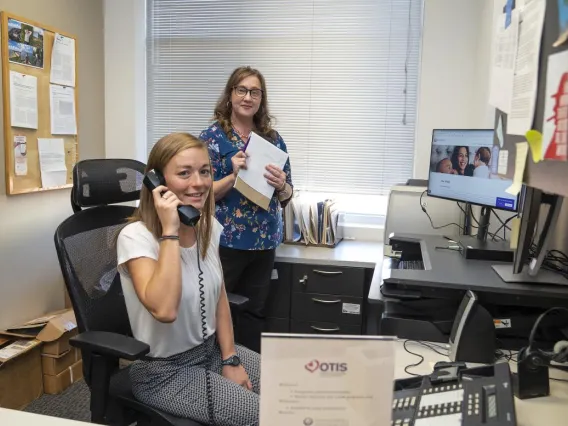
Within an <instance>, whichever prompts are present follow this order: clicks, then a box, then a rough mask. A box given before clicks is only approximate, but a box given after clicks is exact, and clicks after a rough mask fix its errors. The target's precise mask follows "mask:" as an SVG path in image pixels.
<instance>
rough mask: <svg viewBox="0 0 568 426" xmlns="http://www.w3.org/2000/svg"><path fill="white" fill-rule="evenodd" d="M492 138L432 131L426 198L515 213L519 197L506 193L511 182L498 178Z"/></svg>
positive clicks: (481, 132)
mask: <svg viewBox="0 0 568 426" xmlns="http://www.w3.org/2000/svg"><path fill="white" fill-rule="evenodd" d="M493 135H494V131H493V130H434V132H433V135H432V152H431V155H430V176H429V180H428V195H430V196H433V197H439V198H446V199H449V200H455V201H462V202H467V203H471V204H478V205H481V206H489V207H494V208H497V209H502V210H509V211H517V204H518V196H515V195H511V194H509V193H507V192H506V189H507V188H509V186H511V184H512V183H513V182H512V181H511V180H510V179H505V178H502V177H500V176H499V175H498V174H497V172H498V166H499V165H498V161H499V146H497V145H495V146H494V145H493ZM505 161H506V160H505Z"/></svg>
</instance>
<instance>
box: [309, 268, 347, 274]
mask: <svg viewBox="0 0 568 426" xmlns="http://www.w3.org/2000/svg"><path fill="white" fill-rule="evenodd" d="M314 273H315V274H320V275H341V274H343V271H320V270H319V269H314Z"/></svg>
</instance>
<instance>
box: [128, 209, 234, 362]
mask: <svg viewBox="0 0 568 426" xmlns="http://www.w3.org/2000/svg"><path fill="white" fill-rule="evenodd" d="M211 222H212V223H211V225H212V230H211V243H210V244H209V248H208V250H207V256H206V258H205V260H204V259H199V260H200V265H201V270H202V271H203V290H204V295H205V312H206V323H207V336H211V335H212V334H213V333H215V330H216V312H217V302H218V300H219V295H220V294H221V285H222V284H223V270H222V267H221V261H220V259H219V239H220V236H221V232H222V230H223V226H222V225H221V224H220V223H219V221H218V220H217V219H215V218H214V217H213V218H212V221H211ZM200 248H201V247H200ZM159 251H160V244H159V241H158V240H157V239H156V238H154V236H153V235H152V233H151V232H150V231H149V230H148V229H147V228H146V225H144V223H143V222H134V223H131V224H129V225H126V226H125V227H124V228H123V229H122V231H121V232H120V234H119V236H118V241H117V256H118V272H119V274H120V280H121V283H122V290H123V292H124V300H125V302H126V309H127V311H128V317H129V319H130V326H131V327H132V333H133V335H134V337H135V338H136V339H138V340H140V341H142V342H144V343H147V344H148V345H150V353H149V354H148V355H149V356H152V357H158V358H162V357H169V356H172V355H175V354H178V353H181V352H185V351H187V350H189V349H191V348H193V347H195V346H198V345H200V344H201V343H203V335H202V328H201V310H200V305H199V301H200V299H199V280H198V275H199V269H198V267H197V254H198V253H197V244H194V245H193V246H192V247H189V248H183V247H182V248H180V252H181V285H182V293H181V301H180V304H179V309H178V314H177V318H176V320H175V321H174V322H172V323H162V322H160V321H158V320H156V319H155V318H154V317H153V316H152V314H151V313H150V312H149V311H148V310H147V309H146V308H145V307H144V305H143V304H142V302H141V301H140V299H138V296H137V294H136V291H135V290H134V285H133V283H132V278H131V277H130V274H129V273H128V269H127V268H126V265H125V263H126V262H127V261H129V260H130V259H136V258H140V257H148V258H150V259H154V260H156V261H157V260H158V253H159Z"/></svg>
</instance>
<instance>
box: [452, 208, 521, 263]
mask: <svg viewBox="0 0 568 426" xmlns="http://www.w3.org/2000/svg"><path fill="white" fill-rule="evenodd" d="M490 217H491V207H482V209H481V217H480V218H479V224H478V227H477V236H475V237H469V236H462V237H460V238H459V245H460V252H461V254H462V256H463V257H465V258H466V259H472V260H491V261H493V262H512V261H513V259H514V257H515V252H514V250H512V249H511V248H510V246H509V243H507V242H506V241H492V240H489V241H488V240H487V234H488V228H489V218H490Z"/></svg>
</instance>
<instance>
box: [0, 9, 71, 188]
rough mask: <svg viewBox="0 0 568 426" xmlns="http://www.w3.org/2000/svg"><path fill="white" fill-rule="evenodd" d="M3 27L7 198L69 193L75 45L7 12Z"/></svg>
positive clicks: (49, 29) (62, 35) (60, 33)
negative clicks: (28, 194) (43, 193)
mask: <svg viewBox="0 0 568 426" xmlns="http://www.w3.org/2000/svg"><path fill="white" fill-rule="evenodd" d="M1 24H2V29H1V43H2V49H1V54H2V88H3V99H2V101H3V106H4V117H3V119H4V149H5V163H6V164H5V173H6V194H7V195H16V194H26V193H33V192H39V191H47V190H55V189H61V188H70V187H71V186H72V183H73V178H72V171H73V167H74V165H75V163H76V162H77V159H78V153H79V152H78V151H79V137H78V136H79V129H78V119H77V118H78V111H77V104H78V82H77V60H76V58H77V40H76V38H75V37H74V36H73V35H70V34H67V33H65V32H63V31H60V30H58V29H56V28H53V27H50V26H49V25H45V24H43V23H41V22H35V21H33V20H30V19H27V18H25V17H20V16H16V15H14V14H11V13H8V12H5V11H3V12H2V13H1ZM52 59H53V61H52ZM52 67H53V70H52ZM34 93H35V94H34ZM52 115H53V116H52Z"/></svg>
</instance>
